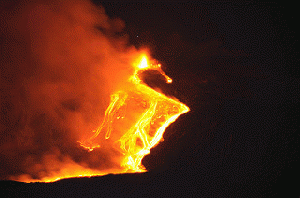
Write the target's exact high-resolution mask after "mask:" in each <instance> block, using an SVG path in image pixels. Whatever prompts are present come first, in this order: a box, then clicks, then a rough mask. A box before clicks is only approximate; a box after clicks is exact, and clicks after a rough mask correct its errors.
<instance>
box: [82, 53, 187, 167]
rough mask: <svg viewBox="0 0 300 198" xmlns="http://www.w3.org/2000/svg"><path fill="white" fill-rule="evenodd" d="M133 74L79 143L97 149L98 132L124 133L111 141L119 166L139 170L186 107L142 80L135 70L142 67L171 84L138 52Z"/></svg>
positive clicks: (108, 134)
mask: <svg viewBox="0 0 300 198" xmlns="http://www.w3.org/2000/svg"><path fill="white" fill-rule="evenodd" d="M133 67H134V68H135V72H134V74H133V75H132V76H131V77H130V78H129V79H128V84H127V85H126V86H125V87H124V89H123V90H119V91H117V92H116V93H114V94H113V95H112V96H111V102H110V104H109V106H108V108H107V110H106V112H105V118H104V121H103V122H102V124H101V125H100V127H99V128H98V129H97V130H95V131H94V132H95V134H94V135H93V136H92V137H91V138H90V139H89V140H87V141H84V142H80V143H81V146H83V147H85V148H87V149H88V150H89V151H93V149H95V148H99V147H100V148H101V145H99V144H97V143H95V142H97V141H95V139H97V137H98V136H99V134H100V133H103V134H104V133H105V139H109V138H110V137H111V134H112V133H113V132H114V131H120V130H125V131H126V132H125V133H124V134H123V135H122V136H121V137H120V138H118V139H116V141H114V143H116V145H117V146H118V147H119V150H120V152H121V153H122V155H123V157H122V160H120V163H121V164H120V165H121V166H122V167H123V168H124V169H123V171H124V172H143V171H144V170H145V169H144V167H143V166H142V165H141V161H142V158H143V157H144V156H145V155H147V154H149V153H150V149H151V148H152V147H153V146H155V145H156V144H157V143H158V142H159V141H160V140H162V136H163V133H164V131H165V129H166V127H168V126H169V125H170V124H171V123H172V122H174V121H175V120H176V119H177V118H178V117H179V116H180V114H183V113H186V112H188V111H189V108H188V107H187V106H185V105H184V104H182V103H180V102H179V101H177V100H174V99H171V98H168V97H167V96H165V95H164V94H162V93H159V92H157V91H155V90H153V89H152V88H150V87H149V86H147V85H146V84H144V83H143V82H142V80H141V79H140V78H139V73H140V72H141V71H145V70H157V71H159V72H160V74H161V75H163V76H164V77H165V79H166V82H167V83H171V82H172V79H171V78H169V77H168V76H167V75H165V73H164V72H163V70H162V69H161V65H160V64H149V60H148V57H147V56H146V55H144V54H143V55H141V56H140V57H139V59H138V61H137V62H136V63H134V64H133Z"/></svg>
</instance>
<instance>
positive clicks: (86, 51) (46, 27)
mask: <svg viewBox="0 0 300 198" xmlns="http://www.w3.org/2000/svg"><path fill="white" fill-rule="evenodd" d="M0 5H1V6H0V17H1V19H3V20H0V27H4V28H0V41H1V42H0V49H1V52H3V54H2V55H1V57H0V65H1V67H0V74H1V75H0V96H1V97H0V137H1V138H0V159H1V162H0V180H14V181H20V182H53V181H57V180H59V179H63V178H71V177H90V176H96V175H105V174H119V173H128V172H143V171H146V170H145V168H144V167H143V166H142V163H141V161H142V159H143V157H144V156H145V155H147V154H149V153H150V149H151V148H152V147H153V146H155V145H156V144H158V142H159V141H160V140H162V137H163V133H164V131H165V129H166V127H168V126H169V125H170V124H171V123H172V122H174V121H175V120H176V118H178V116H180V115H181V114H183V113H186V112H188V111H189V108H188V107H187V106H185V105H184V104H182V103H181V102H179V101H178V100H176V99H174V98H172V97H168V96H166V95H164V94H163V93H161V92H160V91H157V90H154V89H152V88H151V87H150V86H148V85H147V84H146V83H145V82H144V81H146V80H149V79H147V77H148V76H147V75H148V72H144V71H147V70H148V71H149V70H150V71H154V73H155V74H160V75H161V76H160V77H163V78H164V79H165V82H166V83H171V82H172V80H171V79H170V78H169V77H168V76H167V75H166V74H165V73H164V72H163V71H162V69H161V65H160V64H158V63H157V62H155V61H154V60H151V59H150V53H149V52H148V51H147V50H141V51H140V50H137V49H136V48H135V47H134V46H130V45H128V40H127V39H126V38H125V37H121V36H118V35H120V33H121V32H122V31H123V29H124V23H123V22H122V21H121V20H120V19H111V18H109V17H108V16H107V15H106V14H105V9H104V7H102V6H95V5H94V4H93V3H92V2H91V1H89V0H72V1H64V0H56V1H46V0H33V1H27V0H19V1H18V3H16V4H14V3H12V4H11V3H10V1H7V2H5V3H2V2H1V3H0ZM149 73H151V72H149ZM145 74H146V75H145ZM145 77H146V78H145ZM163 78H161V79H162V80H163Z"/></svg>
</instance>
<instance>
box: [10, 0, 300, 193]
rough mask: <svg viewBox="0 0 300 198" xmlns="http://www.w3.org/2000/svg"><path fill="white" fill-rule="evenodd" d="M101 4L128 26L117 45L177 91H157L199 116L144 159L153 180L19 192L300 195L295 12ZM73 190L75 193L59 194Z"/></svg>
mask: <svg viewBox="0 0 300 198" xmlns="http://www.w3.org/2000/svg"><path fill="white" fill-rule="evenodd" d="M95 2H96V1H95ZM96 3H102V5H103V6H104V7H105V9H106V12H107V14H108V15H109V16H111V17H119V18H121V19H123V20H124V21H125V23H126V28H125V30H124V32H121V33H119V34H118V35H115V36H116V37H118V36H126V35H128V36H129V38H130V43H131V44H133V45H135V46H136V47H137V48H139V47H143V46H146V47H149V48H150V49H151V53H152V56H153V57H154V58H156V59H157V60H159V61H160V62H161V63H162V64H163V68H164V70H165V71H166V74H167V75H169V76H170V77H171V78H173V81H174V83H173V85H170V86H166V85H159V84H158V83H155V82H153V84H152V86H158V87H160V88H161V89H162V90H164V91H165V92H166V93H167V94H171V95H174V96H176V97H177V98H179V99H180V100H181V101H182V102H184V103H185V104H187V105H188V106H189V107H190V109H191V112H190V113H188V114H186V115H183V116H181V117H180V118H179V119H178V121H177V122H175V123H174V124H172V125H171V126H170V127H169V128H168V129H167V130H166V133H165V135H164V139H165V141H164V142H162V143H161V144H159V145H158V146H157V147H155V148H153V149H152V150H151V154H150V155H148V156H146V157H145V158H144V160H143V164H144V165H145V167H146V168H147V169H148V170H149V171H150V173H146V174H142V175H128V176H107V177H103V178H101V177H100V178H94V179H91V180H89V181H87V179H82V180H81V181H80V180H76V181H75V180H70V181H69V182H70V183H68V181H67V180H66V181H61V182H59V183H57V184H51V185H52V186H43V187H40V186H39V187H38V185H37V186H36V187H32V186H26V187H24V186H22V187H19V188H18V190H20V189H23V190H24V189H25V192H27V193H29V192H31V191H35V189H37V188H39V189H42V190H41V191H40V192H44V191H46V190H48V189H52V190H53V192H63V193H66V194H68V195H70V193H71V192H70V191H75V192H77V195H79V196H81V195H82V196H84V195H85V194H84V193H82V191H84V189H85V188H86V189H87V190H86V192H88V193H90V194H87V195H90V196H91V195H93V194H96V195H100V196H101V195H103V193H104V192H105V193H111V194H105V195H108V196H110V195H111V196H119V195H120V196H121V197H123V196H128V197H131V196H134V197H135V196H137V197H140V196H142V197H144V196H150V197H157V196H164V197H175V196H179V197H190V196H194V197H273V196H279V195H299V190H297V186H299V182H298V183H296V182H294V181H297V178H299V170H298V167H299V164H298V158H299V152H298V149H299V146H298V145H299V135H298V134H297V130H298V124H297V121H298V112H299V110H298V107H297V103H298V101H299V99H298V92H299V91H298V90H299V73H298V72H297V69H296V68H297V67H296V66H297V63H298V55H299V48H298V44H299V41H298V40H297V39H298V38H296V36H297V32H296V24H297V23H296V21H297V18H296V10H295V9H293V7H292V6H288V5H286V4H278V3H253V2H247V3H232V2H212V1H209V2H201V3H200V2H189V3H186V2H176V3H173V2H172V3H170V2H161V3H152V2H148V3H136V2H134V3H133V2H96ZM150 83H151V82H150ZM170 90H171V91H170ZM83 180H84V181H83ZM72 182H73V184H74V185H72V184H71V183H72ZM87 183H88V184H90V186H93V187H94V188H92V187H86V186H87V185H86V184H87ZM76 185H78V186H80V187H79V188H77V187H75V186H76ZM66 186H68V188H70V189H71V190H70V191H69V190H67V189H65V190H62V189H60V188H65V187H66ZM8 192H11V191H8ZM72 193H74V192H72ZM72 193H71V194H72ZM54 194H55V193H53V195H54ZM75 194H76V193H75ZM18 195H20V194H18ZM75 196H76V195H75Z"/></svg>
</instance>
